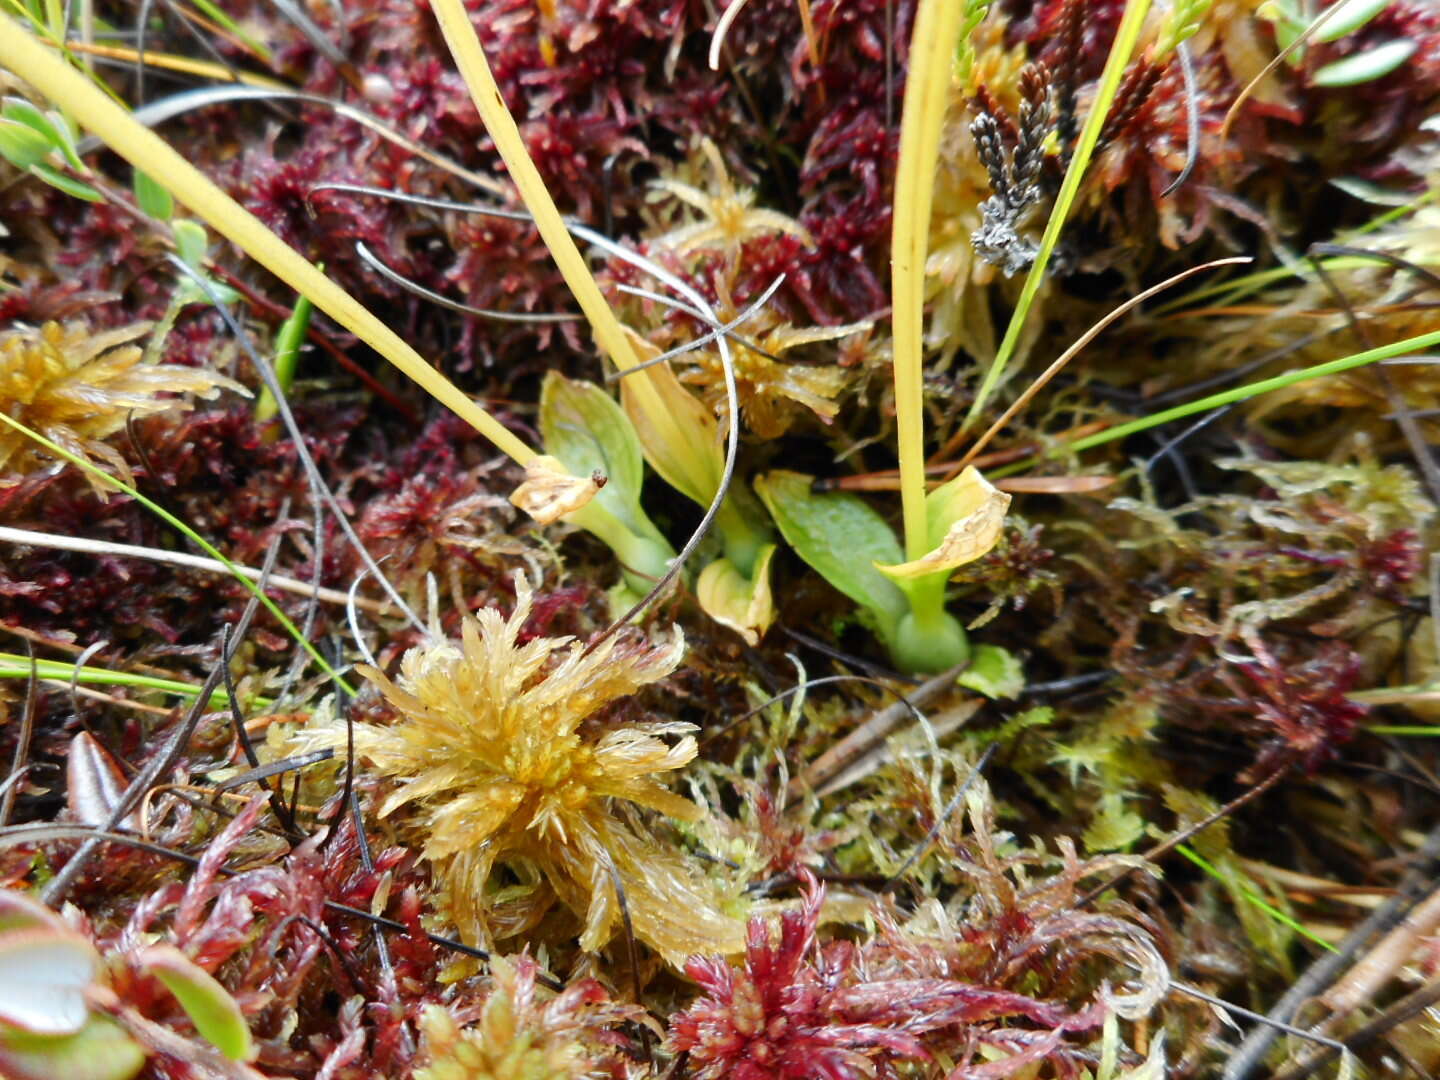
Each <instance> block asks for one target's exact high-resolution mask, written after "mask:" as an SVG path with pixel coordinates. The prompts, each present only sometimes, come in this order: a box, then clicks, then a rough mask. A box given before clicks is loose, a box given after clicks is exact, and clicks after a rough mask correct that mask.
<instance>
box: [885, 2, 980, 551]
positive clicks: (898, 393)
mask: <svg viewBox="0 0 1440 1080" xmlns="http://www.w3.org/2000/svg"><path fill="white" fill-rule="evenodd" d="M963 15H964V5H963V4H960V3H957V2H956V0H920V8H919V10H918V11H917V12H916V15H915V30H914V33H913V34H912V35H911V39H910V40H911V42H912V44H911V46H910V74H909V76H908V78H907V80H906V83H905V107H904V112H903V113H902V115H901V120H900V161H899V166H898V171H897V173H896V176H895V215H894V218H895V221H894V226H893V231H892V232H891V237H890V264H891V292H892V294H893V295H892V301H893V305H894V307H893V314H892V317H891V318H892V328H893V333H894V356H895V359H894V364H895V369H894V375H895V427H896V440H897V442H898V444H899V454H900V502H901V507H902V509H903V511H904V515H905V555H906V558H907V559H912V560H913V559H919V558H921V557H922V556H923V555H924V554H925V552H926V551H927V550H929V546H930V545H929V529H928V526H927V523H926V514H925V417H924V402H923V397H922V390H923V379H924V372H923V363H924V355H923V354H924V347H925V341H924V314H925V313H924V304H925V254H926V251H927V249H928V246H929V239H930V207H931V203H932V201H933V198H934V193H935V165H936V161H937V159H938V157H939V153H940V132H941V128H942V127H943V125H944V121H945V110H946V106H947V105H948V104H949V100H950V82H951V57H952V56H953V55H954V52H955V46H956V43H957V41H958V40H959V36H960V24H961V19H962V17H963Z"/></svg>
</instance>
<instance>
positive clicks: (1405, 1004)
mask: <svg viewBox="0 0 1440 1080" xmlns="http://www.w3.org/2000/svg"><path fill="white" fill-rule="evenodd" d="M1436 1002H1440V978H1434V979H1431V980H1430V981H1429V982H1428V983H1426V984H1425V985H1424V986H1422V987H1420V988H1419V989H1418V990H1414V991H1412V992H1411V993H1409V994H1407V995H1405V997H1403V998H1401V999H1400V1000H1399V1001H1397V1002H1395V1004H1393V1005H1391V1006H1390V1007H1389V1008H1388V1009H1386V1010H1385V1011H1384V1012H1382V1013H1381V1014H1380V1015H1379V1016H1377V1017H1376V1018H1375V1019H1374V1020H1371V1021H1370V1023H1368V1024H1366V1025H1364V1026H1363V1027H1361V1028H1358V1029H1356V1030H1355V1031H1354V1032H1352V1033H1351V1034H1350V1037H1349V1038H1348V1039H1345V1040H1344V1041H1343V1042H1340V1043H1338V1044H1337V1045H1335V1046H1331V1045H1328V1044H1327V1045H1326V1047H1325V1049H1324V1050H1321V1051H1320V1052H1319V1053H1317V1054H1312V1055H1311V1056H1310V1057H1308V1058H1306V1059H1305V1060H1303V1061H1299V1062H1296V1063H1295V1064H1294V1065H1291V1066H1290V1067H1289V1068H1288V1069H1282V1070H1281V1071H1280V1072H1278V1073H1276V1074H1275V1077H1274V1080H1305V1077H1307V1076H1309V1075H1310V1074H1311V1073H1313V1072H1314V1071H1315V1070H1316V1069H1318V1068H1320V1067H1321V1066H1322V1065H1326V1064H1328V1063H1329V1062H1331V1061H1334V1060H1335V1058H1336V1057H1338V1056H1339V1054H1340V1052H1341V1051H1342V1050H1350V1051H1354V1050H1358V1049H1360V1048H1361V1047H1362V1046H1366V1045H1368V1044H1369V1043H1372V1042H1374V1041H1375V1040H1376V1039H1378V1038H1380V1037H1381V1036H1383V1035H1384V1034H1386V1032H1389V1031H1391V1030H1393V1029H1394V1028H1396V1027H1398V1026H1399V1025H1400V1024H1403V1023H1404V1022H1405V1021H1406V1020H1409V1019H1411V1018H1413V1017H1416V1016H1419V1015H1420V1014H1421V1013H1422V1012H1424V1011H1425V1010H1426V1009H1428V1008H1430V1006H1432V1005H1434V1004H1435V1003H1436Z"/></svg>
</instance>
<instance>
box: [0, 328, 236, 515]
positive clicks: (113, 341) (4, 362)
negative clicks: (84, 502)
mask: <svg viewBox="0 0 1440 1080" xmlns="http://www.w3.org/2000/svg"><path fill="white" fill-rule="evenodd" d="M149 330H150V324H149V323H135V324H133V325H131V326H124V327H121V328H119V329H116V330H105V331H102V332H100V333H98V334H92V333H90V331H89V329H88V328H87V327H86V326H85V324H83V323H78V322H76V323H67V324H66V325H64V326H61V325H60V324H59V323H54V322H47V323H46V324H45V325H44V326H42V327H41V328H40V329H39V330H35V329H31V328H21V329H17V330H12V331H8V332H6V333H3V334H0V409H3V410H4V411H5V414H6V415H7V416H9V417H11V418H12V419H15V420H18V421H19V422H20V423H22V424H24V425H25V426H26V427H28V428H30V429H31V430H32V431H37V432H39V433H40V434H41V435H43V436H45V437H46V438H47V439H49V440H50V441H51V442H53V443H55V444H56V445H57V446H59V447H60V448H61V449H63V450H68V451H69V452H70V453H72V454H74V455H75V456H76V457H81V458H84V459H86V460H87V461H95V460H98V461H101V462H103V463H105V464H106V465H109V466H110V467H111V468H112V469H114V470H115V472H116V473H118V474H119V475H120V476H121V478H122V479H125V480H129V478H130V470H129V468H128V466H126V464H125V459H124V458H122V457H121V456H120V453H119V451H117V450H116V449H115V448H114V447H112V446H108V445H106V444H105V443H104V442H103V441H102V440H103V439H106V438H108V437H109V436H111V435H113V434H115V432H117V431H119V430H120V429H121V428H123V427H124V426H125V419H126V417H127V416H129V415H131V414H135V415H138V416H148V415H150V414H152V413H159V412H165V411H167V410H169V409H188V408H189V407H190V406H189V403H188V402H185V401H183V400H179V399H176V398H164V397H160V396H159V395H161V394H167V393H169V394H180V393H194V394H199V395H200V396H201V397H203V398H207V399H208V398H213V397H214V396H215V395H216V394H217V393H219V392H220V390H221V389H222V388H224V389H228V390H236V391H239V392H240V393H242V394H245V393H248V392H247V391H246V390H245V388H244V387H242V386H241V385H240V384H239V383H237V382H235V381H234V380H232V379H228V378H226V377H225V376H224V375H219V374H217V373H215V372H213V371H203V370H199V369H196V368H187V367H180V366H177V365H174V364H146V363H142V362H141V361H142V359H143V357H144V354H143V352H142V351H141V349H140V346H138V345H132V344H129V343H130V342H133V341H134V340H135V339H136V338H138V337H140V336H141V335H142V334H145V333H146V332H148V331H149ZM50 463H51V455H49V453H48V452H47V451H46V450H45V449H44V448H42V447H38V446H37V445H36V444H35V443H33V442H32V441H31V440H30V439H28V438H26V436H25V435H23V434H22V433H20V432H19V431H16V430H15V429H14V428H12V427H9V426H8V425H7V426H5V427H4V429H3V430H0V470H3V471H5V472H8V473H10V474H21V475H24V474H28V473H32V472H37V471H39V470H41V469H43V468H45V467H47V466H48V465H49V464H50ZM97 488H98V486H97Z"/></svg>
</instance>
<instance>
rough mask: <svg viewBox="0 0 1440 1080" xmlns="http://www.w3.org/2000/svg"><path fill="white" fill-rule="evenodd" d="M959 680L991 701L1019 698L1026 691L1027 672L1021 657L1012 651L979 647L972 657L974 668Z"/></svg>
mask: <svg viewBox="0 0 1440 1080" xmlns="http://www.w3.org/2000/svg"><path fill="white" fill-rule="evenodd" d="M956 681H957V682H959V684H960V685H961V686H964V687H966V688H968V689H970V690H974V691H975V692H976V693H977V694H984V695H985V696H986V697H988V698H990V699H991V700H999V699H1001V698H1016V697H1019V696H1020V691H1022V690H1024V689H1025V671H1024V668H1022V667H1021V665H1020V658H1019V657H1018V656H1016V655H1015V654H1014V653H1012V652H1010V651H1009V650H1008V649H1002V648H1000V646H998V645H976V646H975V648H974V649H973V651H972V652H971V655H970V666H969V667H968V668H966V669H965V671H964V672H963V673H962V674H961V675H960V678H959V679H958V680H956Z"/></svg>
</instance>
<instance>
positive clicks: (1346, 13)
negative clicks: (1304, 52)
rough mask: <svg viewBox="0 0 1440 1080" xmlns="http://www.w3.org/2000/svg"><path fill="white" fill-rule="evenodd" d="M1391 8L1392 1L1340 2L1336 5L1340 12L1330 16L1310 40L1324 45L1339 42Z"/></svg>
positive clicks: (1361, 0)
mask: <svg viewBox="0 0 1440 1080" xmlns="http://www.w3.org/2000/svg"><path fill="white" fill-rule="evenodd" d="M1389 6H1390V0H1340V2H1339V3H1338V4H1336V5H1335V7H1337V8H1339V9H1340V10H1339V11H1335V12H1334V14H1332V15H1330V17H1329V18H1327V19H1326V20H1325V23H1324V25H1322V26H1321V27H1320V29H1319V30H1316V31H1315V33H1314V34H1313V35H1312V36H1311V38H1310V40H1311V41H1316V42H1320V43H1322V44H1323V43H1324V42H1327V41H1338V40H1339V39H1340V38H1342V37H1344V36H1345V35H1346V34H1349V33H1352V32H1354V31H1356V30H1359V29H1360V27H1362V26H1364V25H1365V24H1366V23H1368V22H1369V21H1370V20H1371V19H1373V18H1374V17H1375V16H1376V15H1379V14H1380V12H1382V11H1384V10H1385V9H1386V8H1387V7H1389ZM1331 10H1333V9H1331Z"/></svg>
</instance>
